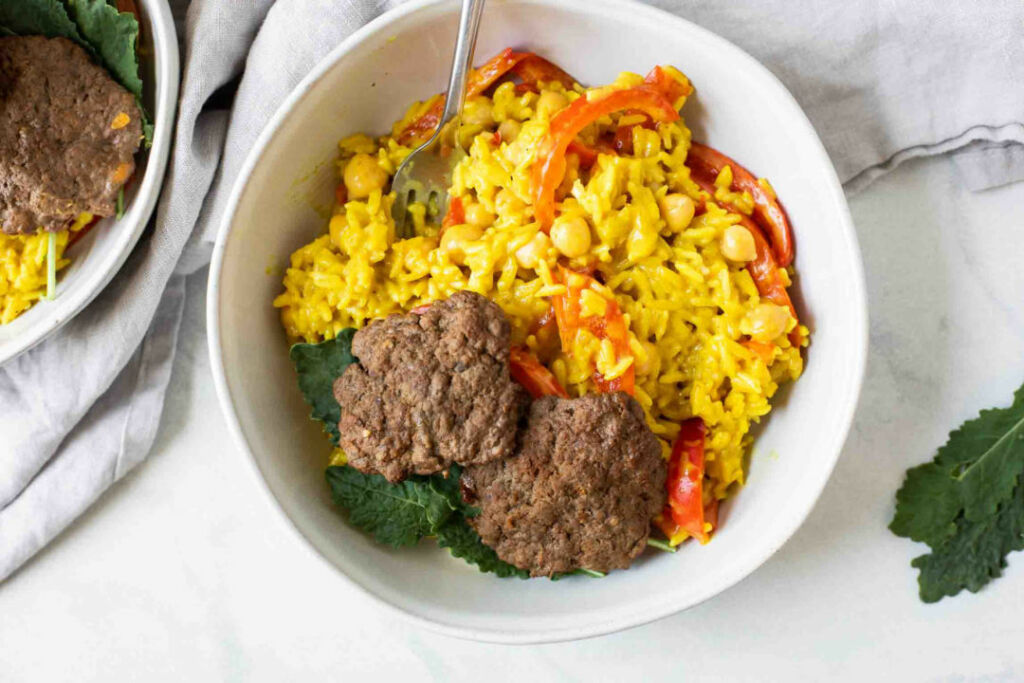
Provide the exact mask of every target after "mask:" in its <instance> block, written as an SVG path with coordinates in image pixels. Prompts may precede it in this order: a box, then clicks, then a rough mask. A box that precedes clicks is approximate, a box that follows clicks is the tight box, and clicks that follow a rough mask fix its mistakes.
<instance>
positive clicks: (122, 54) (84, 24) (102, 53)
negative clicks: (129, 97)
mask: <svg viewBox="0 0 1024 683" xmlns="http://www.w3.org/2000/svg"><path fill="white" fill-rule="evenodd" d="M68 13H69V14H70V16H71V18H72V19H73V20H74V22H75V24H77V25H78V30H79V32H80V33H81V35H82V38H83V39H84V40H85V41H86V42H87V43H89V46H90V47H92V50H93V52H95V53H96V54H97V55H98V56H99V59H100V61H101V62H102V63H103V65H104V66H105V67H106V68H107V70H108V71H109V72H110V73H111V74H112V75H113V76H114V78H115V79H116V80H117V82H118V83H120V84H121V85H123V86H124V88H125V90H127V91H128V92H130V93H131V94H133V95H135V97H136V98H138V99H139V100H140V101H141V99H142V79H141V78H139V63H138V60H137V59H136V57H135V43H136V41H137V40H138V37H139V22H137V21H136V20H135V17H134V16H133V15H132V14H130V13H128V12H118V11H117V9H116V8H115V7H111V6H110V5H109V4H107V2H106V0H73V1H70V2H68Z"/></svg>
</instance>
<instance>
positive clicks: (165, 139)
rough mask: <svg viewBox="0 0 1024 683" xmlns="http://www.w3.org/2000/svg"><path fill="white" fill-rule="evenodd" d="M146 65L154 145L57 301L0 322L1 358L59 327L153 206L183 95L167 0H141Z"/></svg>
mask: <svg viewBox="0 0 1024 683" xmlns="http://www.w3.org/2000/svg"><path fill="white" fill-rule="evenodd" d="M139 14H140V15H141V18H142V20H141V22H140V24H141V27H140V28H141V37H140V48H141V49H140V58H139V62H140V69H141V74H140V75H141V76H142V80H143V84H144V91H143V95H144V97H143V101H144V104H145V106H146V110H147V111H148V112H150V113H151V114H152V117H153V124H154V131H153V146H152V147H150V148H149V149H148V150H143V151H141V152H140V153H139V155H138V156H137V157H136V159H135V160H136V165H137V166H136V170H135V177H134V180H133V181H132V182H131V184H130V185H129V186H128V187H126V188H125V211H124V215H123V216H122V217H121V219H120V220H118V219H116V218H107V219H104V220H102V221H100V222H99V223H98V224H97V225H95V226H94V227H93V228H92V230H90V231H89V233H88V234H87V235H86V236H85V237H83V238H82V239H81V240H79V241H78V242H77V243H76V244H75V245H74V246H73V247H71V248H70V249H69V250H68V252H67V255H68V256H69V257H70V258H71V259H72V261H71V265H69V266H68V267H67V268H65V269H64V270H63V271H61V273H60V275H59V280H58V282H57V292H56V297H55V298H54V300H53V301H42V302H39V303H37V304H36V305H35V306H33V307H32V308H30V309H29V310H28V311H26V312H25V313H23V314H22V315H21V316H19V317H18V318H16V319H15V320H14V321H12V322H10V323H8V324H7V325H0V365H2V364H3V363H4V362H6V361H8V360H10V359H11V358H14V357H15V356H17V355H18V354H19V353H21V352H23V351H26V350H28V349H29V348H31V347H32V346H34V345H36V344H38V343H39V342H41V341H42V340H43V339H45V338H46V337H47V336H49V335H50V334H53V333H54V332H56V331H57V330H58V329H60V328H61V326H63V325H64V324H65V323H66V322H67V321H69V320H71V318H73V317H74V316H75V315H77V314H78V313H79V311H81V310H82V309H83V308H85V307H86V306H87V305H88V304H89V302H90V301H92V300H93V299H94V298H95V297H96V295H97V294H99V293H100V292H101V291H103V288H104V287H106V286H107V283H109V282H110V281H111V280H112V279H113V277H114V275H116V274H117V271H118V270H120V269H121V266H122V265H124V262H125V260H126V259H127V258H128V255H129V254H130V253H131V251H132V248H133V247H134V246H135V243H136V242H138V241H139V237H141V236H142V231H143V230H144V229H145V228H146V224H147V223H148V222H149V217H150V216H151V215H152V214H153V208H154V207H155V206H156V200H157V197H158V196H159V195H160V186H161V185H162V183H163V178H164V170H165V169H166V167H167V158H168V155H169V153H170V150H171V133H172V132H173V130H174V110H175V106H176V104H177V100H178V39H177V36H176V35H175V31H174V20H173V18H172V17H171V9H170V6H169V5H168V4H167V0H140V2H139Z"/></svg>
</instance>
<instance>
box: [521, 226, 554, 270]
mask: <svg viewBox="0 0 1024 683" xmlns="http://www.w3.org/2000/svg"><path fill="white" fill-rule="evenodd" d="M550 248H551V238H550V237H548V236H547V235H546V234H544V233H543V232H538V233H537V234H536V235H534V236H533V239H531V240H530V241H529V242H527V243H526V244H524V245H523V246H521V247H519V248H518V249H516V261H519V265H520V266H522V267H523V268H530V269H531V270H532V269H535V268H536V267H537V264H539V263H540V262H541V261H543V260H544V259H546V258H547V255H548V250H549V249H550Z"/></svg>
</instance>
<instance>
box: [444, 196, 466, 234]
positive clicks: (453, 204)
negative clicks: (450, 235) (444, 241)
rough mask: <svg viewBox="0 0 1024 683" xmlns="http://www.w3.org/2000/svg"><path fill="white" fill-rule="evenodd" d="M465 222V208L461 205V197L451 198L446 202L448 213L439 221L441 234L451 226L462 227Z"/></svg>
mask: <svg viewBox="0 0 1024 683" xmlns="http://www.w3.org/2000/svg"><path fill="white" fill-rule="evenodd" d="M465 222H466V208H465V207H464V206H463V205H462V197H452V198H451V199H450V200H449V201H448V213H446V214H445V215H444V218H443V219H442V220H441V232H442V233H444V231H445V230H447V229H448V228H450V227H452V226H453V225H462V224H463V223H465Z"/></svg>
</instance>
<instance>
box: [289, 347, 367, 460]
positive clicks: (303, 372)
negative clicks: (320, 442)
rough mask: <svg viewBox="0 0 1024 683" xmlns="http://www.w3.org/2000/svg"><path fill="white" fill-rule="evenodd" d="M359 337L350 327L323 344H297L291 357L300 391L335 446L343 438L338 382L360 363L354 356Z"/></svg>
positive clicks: (292, 350)
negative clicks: (336, 395) (354, 343)
mask: <svg viewBox="0 0 1024 683" xmlns="http://www.w3.org/2000/svg"><path fill="white" fill-rule="evenodd" d="M355 333H356V331H355V328H352V327H349V328H346V329H344V330H342V331H341V332H340V333H339V334H338V336H337V337H335V338H334V339H329V340H327V341H325V342H320V343H319V344H295V345H294V346H292V348H291V351H290V352H289V354H288V355H289V357H290V358H291V359H292V363H294V364H295V371H296V372H297V373H298V375H299V389H300V390H301V391H302V395H303V397H304V398H305V399H306V403H308V404H309V405H310V407H312V409H313V410H312V413H311V417H312V418H313V419H314V420H317V421H319V422H321V423H322V424H323V427H324V431H325V432H327V434H328V436H329V437H330V439H331V443H332V444H334V445H335V446H337V445H338V439H339V437H340V436H341V434H340V433H339V432H338V422H339V421H340V420H341V406H339V405H338V402H337V401H336V400H335V398H334V380H335V379H337V378H338V377H341V373H343V372H345V368H347V367H348V366H349V365H352V363H356V362H358V360H357V359H356V357H355V356H353V355H352V336H353V335H355Z"/></svg>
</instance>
